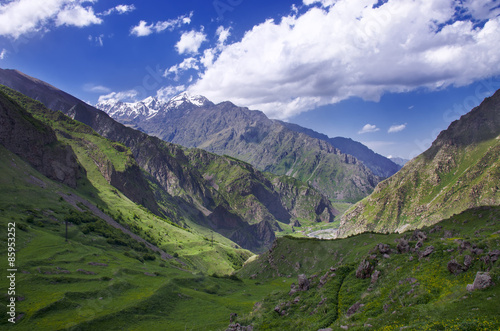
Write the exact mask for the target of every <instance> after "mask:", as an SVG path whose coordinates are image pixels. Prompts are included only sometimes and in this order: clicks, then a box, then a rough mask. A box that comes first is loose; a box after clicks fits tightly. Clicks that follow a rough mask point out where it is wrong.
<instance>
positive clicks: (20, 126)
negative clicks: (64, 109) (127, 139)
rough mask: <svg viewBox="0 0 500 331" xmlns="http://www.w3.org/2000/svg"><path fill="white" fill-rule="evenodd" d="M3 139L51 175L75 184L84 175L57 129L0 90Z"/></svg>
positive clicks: (40, 169) (62, 181)
mask: <svg viewBox="0 0 500 331" xmlns="http://www.w3.org/2000/svg"><path fill="white" fill-rule="evenodd" d="M0 143H1V144H2V145H4V146H5V147H6V148H7V149H8V150H10V151H11V152H13V153H15V154H17V155H18V156H20V157H21V158H23V159H24V160H26V161H27V162H28V163H30V164H31V165H32V166H33V167H34V168H35V169H36V170H38V171H39V172H40V173H42V174H43V175H45V176H47V177H48V178H50V179H54V180H57V181H59V182H61V183H63V184H66V185H68V186H70V187H73V188H75V187H76V185H77V179H78V178H79V177H80V176H81V175H82V173H83V171H84V170H83V168H82V167H80V166H79V164H78V162H77V159H76V156H75V154H74V153H73V150H72V149H71V147H70V146H67V145H63V144H60V143H59V142H58V141H57V137H56V134H55V133H54V131H53V130H52V129H51V128H50V127H48V126H46V125H45V124H43V123H42V122H40V121H38V120H37V119H35V118H33V116H31V114H29V113H28V112H26V111H25V110H24V109H23V108H22V107H20V106H19V105H18V104H17V103H16V102H15V101H14V100H12V99H10V98H9V97H8V96H7V95H5V94H4V93H2V92H0Z"/></svg>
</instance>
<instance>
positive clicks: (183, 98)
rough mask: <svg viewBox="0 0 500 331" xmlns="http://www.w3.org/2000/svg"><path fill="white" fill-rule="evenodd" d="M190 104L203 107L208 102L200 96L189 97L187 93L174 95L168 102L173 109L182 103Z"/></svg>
mask: <svg viewBox="0 0 500 331" xmlns="http://www.w3.org/2000/svg"><path fill="white" fill-rule="evenodd" d="M185 102H187V103H190V104H192V105H195V106H197V107H201V106H204V105H205V104H206V103H207V102H209V101H208V99H207V98H205V97H204V96H201V95H191V94H189V93H188V92H182V93H181V94H178V95H176V96H175V97H173V98H172V99H170V101H169V102H168V103H169V104H170V105H171V106H173V107H178V106H180V105H182V104H183V103H185Z"/></svg>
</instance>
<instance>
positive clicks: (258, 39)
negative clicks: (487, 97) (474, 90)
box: [179, 0, 500, 119]
mask: <svg viewBox="0 0 500 331" xmlns="http://www.w3.org/2000/svg"><path fill="white" fill-rule="evenodd" d="M378 2H379V1H378V0H359V1H352V0H335V1H334V0H331V1H328V0H323V1H313V0H304V4H305V5H312V4H314V6H312V7H305V8H304V9H305V10H306V11H305V12H304V13H303V14H294V15H293V16H286V17H282V18H281V19H280V20H267V21H265V22H263V23H261V24H258V25H256V26H254V27H253V28H252V29H251V30H249V31H247V32H246V33H245V35H244V36H243V38H242V39H241V40H240V41H238V42H234V43H232V44H229V45H225V46H224V47H222V48H220V49H219V46H217V47H214V48H212V51H208V52H207V51H205V52H204V53H203V55H202V56H203V57H204V61H202V63H203V64H204V65H205V66H206V67H205V68H203V71H202V72H201V76H200V79H198V81H196V82H195V83H194V84H193V85H192V86H190V87H189V90H190V92H191V93H193V94H202V95H205V96H206V97H208V98H209V99H211V100H212V101H214V102H220V101H224V100H231V101H233V102H235V103H236V104H239V105H241V106H247V107H251V108H256V109H260V110H263V111H265V112H266V114H267V115H268V116H270V117H272V118H281V119H286V118H290V117H291V116H294V115H296V114H298V113H300V112H303V111H306V110H310V109H313V108H316V107H318V106H321V105H326V104H332V103H336V102H339V101H341V100H344V99H347V98H349V97H352V96H357V97H361V98H363V99H365V100H371V101H378V100H379V99H380V97H381V96H382V95H383V94H384V93H387V92H393V93H398V92H407V91H412V90H414V89H417V88H422V87H423V88H428V89H431V90H435V89H441V88H444V87H447V86H450V85H455V86H463V85H467V84H470V83H472V82H474V81H476V80H479V79H484V78H487V77H492V76H496V75H499V74H500V66H498V63H500V52H498V51H497V47H498V46H497V45H500V33H499V32H498V31H500V17H498V16H494V14H492V11H491V10H488V11H486V10H484V6H479V5H475V4H476V0H474V1H468V4H469V6H468V7H467V6H466V7H463V6H462V5H461V1H459V0H388V1H387V2H384V3H381V4H378ZM480 2H481V3H482V4H489V8H490V9H491V6H492V4H494V1H493V0H489V1H487V0H481V1H480ZM376 4H378V5H377V6H375V5H376ZM473 4H474V5H473ZM476 7H477V8H476ZM478 8H479V9H478ZM464 11H467V12H468V13H469V14H470V15H472V19H471V20H470V21H469V20H467V19H463V20H462V21H455V20H456V17H457V15H458V14H457V13H459V12H460V13H461V14H463V12H464ZM486 13H488V14H486ZM493 13H495V11H494V10H493ZM474 15H476V16H474ZM493 16H494V17H493ZM484 17H490V18H489V19H488V20H487V21H485V24H484V26H483V25H479V26H477V25H475V22H477V20H478V19H484ZM179 50H181V49H179ZM182 50H186V51H187V48H182ZM196 50H198V48H196ZM179 53H181V52H179ZM193 53H195V52H194V48H193Z"/></svg>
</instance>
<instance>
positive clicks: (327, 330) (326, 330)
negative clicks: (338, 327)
mask: <svg viewBox="0 0 500 331" xmlns="http://www.w3.org/2000/svg"><path fill="white" fill-rule="evenodd" d="M318 331H333V330H332V328H326V329H318Z"/></svg>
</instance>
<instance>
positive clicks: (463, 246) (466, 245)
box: [458, 241, 472, 251]
mask: <svg viewBox="0 0 500 331" xmlns="http://www.w3.org/2000/svg"><path fill="white" fill-rule="evenodd" d="M458 248H459V249H460V251H465V250H471V249H472V245H471V243H470V242H468V241H462V242H461V243H460V246H458Z"/></svg>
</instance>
